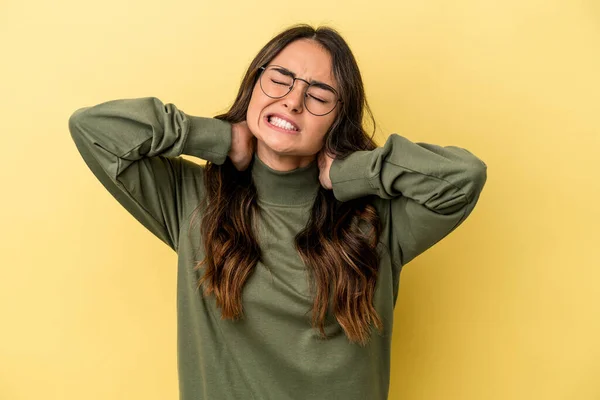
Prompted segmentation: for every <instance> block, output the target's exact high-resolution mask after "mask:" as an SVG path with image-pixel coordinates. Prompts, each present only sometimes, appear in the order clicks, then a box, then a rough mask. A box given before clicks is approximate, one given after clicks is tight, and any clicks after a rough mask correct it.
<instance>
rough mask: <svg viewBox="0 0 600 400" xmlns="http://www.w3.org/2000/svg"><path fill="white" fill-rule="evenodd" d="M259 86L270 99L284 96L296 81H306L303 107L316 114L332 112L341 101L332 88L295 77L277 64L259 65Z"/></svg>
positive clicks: (321, 114)
mask: <svg viewBox="0 0 600 400" xmlns="http://www.w3.org/2000/svg"><path fill="white" fill-rule="evenodd" d="M259 70H260V71H261V72H260V88H261V89H262V91H263V93H264V94H266V95H267V96H269V97H270V98H272V99H280V98H282V97H284V96H286V95H287V94H288V93H290V92H291V91H292V89H293V88H294V84H295V83H296V81H302V82H306V83H307V84H308V86H307V87H306V91H305V92H304V107H305V108H306V110H307V111H308V112H309V113H311V114H313V115H316V116H323V115H327V114H329V113H330V112H332V111H333V110H334V109H335V107H336V105H337V103H341V102H342V101H341V100H340V96H339V95H338V94H337V92H336V91H335V89H334V88H332V87H331V86H329V85H327V84H325V83H321V82H312V83H311V82H308V81H306V80H304V79H301V78H296V77H295V75H294V73H293V72H291V71H288V70H287V69H285V68H283V67H282V66H279V65H270V66H268V67H260V68H259Z"/></svg>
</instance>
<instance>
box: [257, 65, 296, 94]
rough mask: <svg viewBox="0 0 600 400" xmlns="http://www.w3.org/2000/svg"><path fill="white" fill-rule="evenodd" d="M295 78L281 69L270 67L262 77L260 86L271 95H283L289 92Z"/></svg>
mask: <svg viewBox="0 0 600 400" xmlns="http://www.w3.org/2000/svg"><path fill="white" fill-rule="evenodd" d="M293 82H294V80H293V79H292V77H291V76H288V75H285V74H283V73H282V72H281V71H280V70H278V69H276V68H273V67H269V68H267V69H266V70H265V71H264V72H263V74H262V75H261V77H260V86H261V87H262V90H263V91H264V92H265V94H266V95H267V96H269V97H283V96H285V95H286V94H288V93H289V91H290V88H291V86H292V83H293Z"/></svg>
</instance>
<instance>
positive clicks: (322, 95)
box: [305, 85, 337, 115]
mask: <svg viewBox="0 0 600 400" xmlns="http://www.w3.org/2000/svg"><path fill="white" fill-rule="evenodd" d="M336 103H337V96H336V94H335V93H334V92H332V91H331V89H327V88H323V87H318V86H313V85H311V86H309V88H308V90H307V91H306V98H305V104H306V108H307V109H308V111H310V112H311V113H313V114H316V115H325V114H327V113H329V112H330V111H331V110H333V108H334V107H335V104H336Z"/></svg>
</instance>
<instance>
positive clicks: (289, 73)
mask: <svg viewBox="0 0 600 400" xmlns="http://www.w3.org/2000/svg"><path fill="white" fill-rule="evenodd" d="M273 67H275V69H276V70H277V71H279V72H281V73H282V74H284V75H287V76H289V77H292V78H295V77H296V74H295V73H293V72H292V71H290V70H289V69H286V68H284V67H282V66H280V65H273ZM310 84H311V85H313V86H317V87H320V88H321V89H326V90H333V91H334V92H336V90H335V89H334V88H333V86H331V85H328V84H326V83H324V82H320V81H315V80H312V79H311V80H310Z"/></svg>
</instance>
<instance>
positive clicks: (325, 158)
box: [318, 150, 335, 190]
mask: <svg viewBox="0 0 600 400" xmlns="http://www.w3.org/2000/svg"><path fill="white" fill-rule="evenodd" d="M334 159H335V155H334V156H333V158H332V157H330V156H329V155H327V154H325V150H321V151H320V152H319V154H318V160H319V161H318V164H319V171H320V172H319V181H321V186H323V187H324V188H325V189H329V190H331V189H332V187H333V186H332V184H331V179H330V178H329V170H330V169H331V164H332V163H333V160H334Z"/></svg>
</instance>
